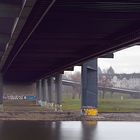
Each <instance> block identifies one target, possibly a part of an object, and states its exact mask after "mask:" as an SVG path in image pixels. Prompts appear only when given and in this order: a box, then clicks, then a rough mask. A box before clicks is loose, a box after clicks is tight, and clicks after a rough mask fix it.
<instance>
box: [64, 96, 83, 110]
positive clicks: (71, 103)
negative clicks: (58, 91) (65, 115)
mask: <svg viewBox="0 0 140 140" xmlns="http://www.w3.org/2000/svg"><path fill="white" fill-rule="evenodd" d="M62 105H63V110H74V111H76V110H80V107H81V101H80V100H79V99H71V98H64V100H63V103H62Z"/></svg>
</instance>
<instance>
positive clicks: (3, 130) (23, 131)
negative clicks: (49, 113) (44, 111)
mask: <svg viewBox="0 0 140 140" xmlns="http://www.w3.org/2000/svg"><path fill="white" fill-rule="evenodd" d="M139 130H140V122H93V121H88V122H67V121H65V122H43V121H42V122H41V121H0V138H1V140H25V139H26V140H72V139H74V140H132V139H134V140H139V139H140V133H139Z"/></svg>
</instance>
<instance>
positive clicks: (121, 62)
mask: <svg viewBox="0 0 140 140" xmlns="http://www.w3.org/2000/svg"><path fill="white" fill-rule="evenodd" d="M98 66H99V67H100V68H101V69H102V70H103V69H107V68H109V67H110V66H112V67H113V68H114V70H115V72H116V73H134V72H135V73H137V72H139V73H140V46H134V47H131V48H127V49H124V50H121V51H118V52H116V53H114V58H113V59H111V58H110V59H108V58H104V59H103V58H100V59H98Z"/></svg>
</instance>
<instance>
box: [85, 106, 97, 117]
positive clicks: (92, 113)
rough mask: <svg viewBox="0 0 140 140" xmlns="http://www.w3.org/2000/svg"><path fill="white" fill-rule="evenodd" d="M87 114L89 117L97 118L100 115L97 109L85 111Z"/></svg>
mask: <svg viewBox="0 0 140 140" xmlns="http://www.w3.org/2000/svg"><path fill="white" fill-rule="evenodd" d="M84 112H85V114H84V115H87V116H97V115H98V110H97V109H95V108H90V109H84Z"/></svg>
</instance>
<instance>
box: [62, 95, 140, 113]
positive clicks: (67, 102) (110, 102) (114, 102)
mask: <svg viewBox="0 0 140 140" xmlns="http://www.w3.org/2000/svg"><path fill="white" fill-rule="evenodd" d="M98 103H99V104H98V110H99V112H140V99H124V100H120V99H114V98H113V99H112V98H107V99H99V102H98ZM80 106H81V101H80V100H79V99H70V98H64V100H63V109H64V110H74V111H76V110H79V109H80Z"/></svg>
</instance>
